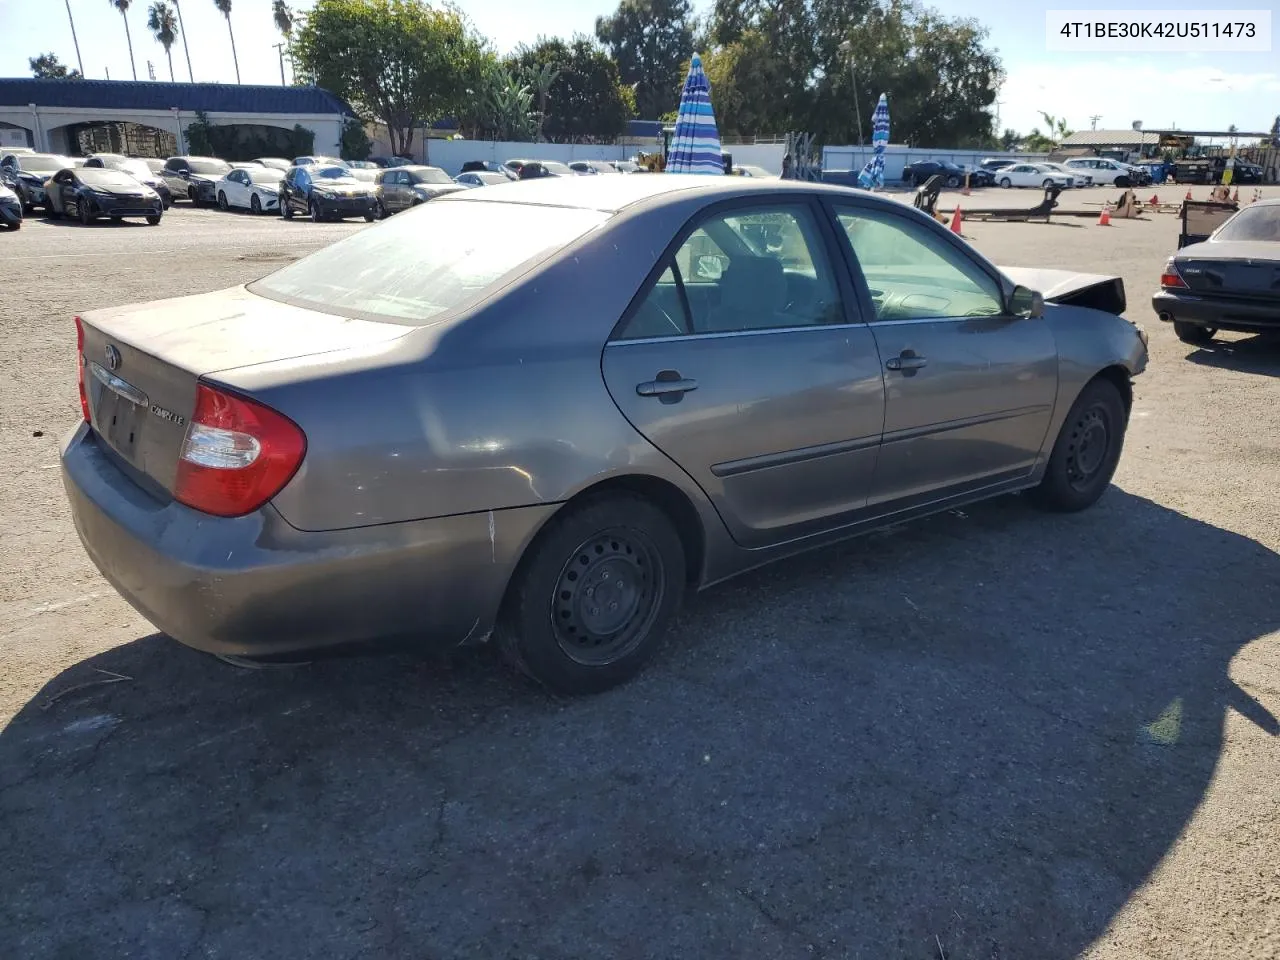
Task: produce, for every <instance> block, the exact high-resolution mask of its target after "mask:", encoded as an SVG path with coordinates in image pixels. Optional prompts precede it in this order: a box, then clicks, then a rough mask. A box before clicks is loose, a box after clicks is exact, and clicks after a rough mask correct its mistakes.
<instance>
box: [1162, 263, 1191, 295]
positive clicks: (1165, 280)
mask: <svg viewBox="0 0 1280 960" xmlns="http://www.w3.org/2000/svg"><path fill="white" fill-rule="evenodd" d="M1186 285H1187V281H1185V280H1183V279H1182V275H1181V274H1180V273H1178V268H1177V266H1176V265H1175V264H1174V262H1173V261H1172V260H1170V261H1169V262H1168V263H1166V264H1165V265H1164V272H1163V273H1162V274H1160V286H1162V287H1183V288H1185V287H1186Z"/></svg>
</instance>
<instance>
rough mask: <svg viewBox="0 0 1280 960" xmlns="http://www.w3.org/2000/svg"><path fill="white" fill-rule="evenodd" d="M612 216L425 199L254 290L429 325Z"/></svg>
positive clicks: (314, 305) (293, 300)
mask: <svg viewBox="0 0 1280 960" xmlns="http://www.w3.org/2000/svg"><path fill="white" fill-rule="evenodd" d="M607 218H608V215H607V214H605V213H601V212H600V211H597V210H579V209H574V208H557V207H535V206H527V205H524V204H514V203H483V202H470V203H468V202H460V201H453V200H443V201H437V202H435V203H424V204H422V205H421V206H418V207H416V208H414V209H413V210H411V211H409V212H407V213H402V214H400V215H399V216H396V217H395V218H393V219H391V220H387V221H384V222H383V223H381V224H379V225H378V226H376V227H370V228H368V229H366V230H361V231H360V232H359V233H355V234H352V235H351V236H349V237H347V238H345V239H343V240H340V241H338V242H337V243H335V244H333V245H332V246H328V247H325V248H323V249H321V250H318V251H316V252H315V253H312V254H310V255H309V256H307V257H304V258H303V259H301V260H299V261H297V262H296V263H292V264H290V265H289V266H287V267H285V268H283V269H282V270H279V271H277V272H275V273H273V274H271V275H269V276H267V277H264V278H263V279H261V280H259V281H258V282H257V283H254V284H251V285H250V287H249V289H250V290H251V291H253V292H254V293H257V294H260V295H262V296H265V297H271V298H274V299H280V300H285V301H287V302H290V303H297V304H300V305H301V306H305V307H311V308H312V309H316V310H322V311H324V312H327V313H337V314H341V315H343V316H356V317H365V318H368V319H372V320H392V321H395V322H397V323H408V324H415V325H416V324H425V323H428V322H429V321H431V320H432V319H433V318H435V317H437V316H439V315H440V314H442V313H445V312H446V311H449V310H453V309H456V308H458V307H460V306H462V305H464V304H466V303H467V302H469V301H472V300H475V299H477V298H478V297H480V296H481V295H482V294H484V293H485V292H486V291H488V290H489V289H490V288H492V287H493V286H494V285H495V284H497V283H498V282H499V281H501V280H503V279H504V278H505V277H508V276H509V275H511V274H512V273H514V272H515V271H516V270H517V269H518V268H520V267H521V266H522V265H525V264H527V265H528V266H532V265H533V262H534V261H540V260H543V259H545V258H546V257H548V256H549V255H551V254H552V253H554V252H555V251H556V250H559V249H561V248H562V247H564V246H566V245H568V244H569V243H571V242H572V241H574V240H576V239H577V238H578V237H580V236H582V235H583V234H585V233H586V232H587V231H589V230H591V229H592V228H594V227H597V226H599V225H600V224H601V223H604V221H605V220H606V219H607Z"/></svg>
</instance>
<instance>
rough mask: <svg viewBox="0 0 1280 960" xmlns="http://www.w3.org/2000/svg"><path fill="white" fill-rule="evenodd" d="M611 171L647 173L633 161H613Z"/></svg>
mask: <svg viewBox="0 0 1280 960" xmlns="http://www.w3.org/2000/svg"><path fill="white" fill-rule="evenodd" d="M613 169H615V170H617V171H618V172H619V173H648V172H649V171H648V170H646V169H645V168H644V167H642V166H640V164H638V163H636V162H635V161H634V160H615V161H613Z"/></svg>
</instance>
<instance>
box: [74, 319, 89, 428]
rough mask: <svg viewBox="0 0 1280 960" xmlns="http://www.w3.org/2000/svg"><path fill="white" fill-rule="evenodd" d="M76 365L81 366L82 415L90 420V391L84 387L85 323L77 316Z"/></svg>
mask: <svg viewBox="0 0 1280 960" xmlns="http://www.w3.org/2000/svg"><path fill="white" fill-rule="evenodd" d="M76 366H77V367H79V368H80V372H79V377H78V379H79V381H80V415H81V416H82V417H84V422H85V423H88V422H89V392H88V391H87V390H85V388H84V324H83V323H82V322H81V321H80V318H79V317H76Z"/></svg>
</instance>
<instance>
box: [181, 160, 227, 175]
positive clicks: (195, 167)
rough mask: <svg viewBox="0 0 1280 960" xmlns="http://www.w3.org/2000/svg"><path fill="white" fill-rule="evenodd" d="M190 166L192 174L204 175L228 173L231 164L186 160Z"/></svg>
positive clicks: (223, 161)
mask: <svg viewBox="0 0 1280 960" xmlns="http://www.w3.org/2000/svg"><path fill="white" fill-rule="evenodd" d="M187 163H188V164H190V165H191V172H192V173H203V174H205V175H208V174H211V173H229V172H230V171H231V164H229V163H227V162H226V161H225V160H188V161H187Z"/></svg>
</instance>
